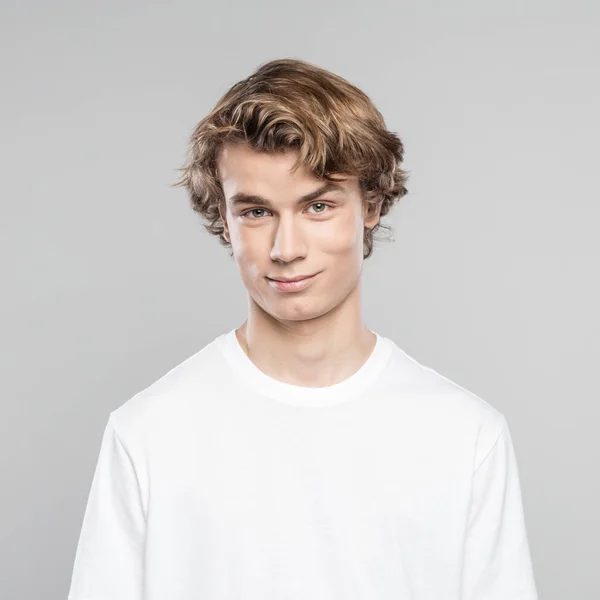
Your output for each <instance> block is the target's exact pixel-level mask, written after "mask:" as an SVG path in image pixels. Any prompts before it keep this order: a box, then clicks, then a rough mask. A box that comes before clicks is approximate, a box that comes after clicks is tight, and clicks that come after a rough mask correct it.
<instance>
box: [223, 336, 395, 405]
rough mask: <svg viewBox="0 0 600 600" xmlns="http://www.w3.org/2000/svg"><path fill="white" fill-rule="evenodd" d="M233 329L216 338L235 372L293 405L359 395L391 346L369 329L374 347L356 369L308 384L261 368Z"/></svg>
mask: <svg viewBox="0 0 600 600" xmlns="http://www.w3.org/2000/svg"><path fill="white" fill-rule="evenodd" d="M236 329H237V328H234V329H232V330H230V331H228V332H227V333H224V334H222V335H220V336H219V337H218V338H217V339H216V342H217V345H218V347H219V349H220V350H221V352H222V353H223V355H224V356H225V358H226V359H227V362H228V363H229V366H230V367H231V369H232V371H233V372H234V373H235V375H236V376H237V377H239V378H240V379H241V380H243V381H244V383H245V384H246V385H248V386H249V387H250V388H252V389H253V390H255V391H256V392H258V393H259V394H263V395H265V396H268V397H270V398H273V399H275V400H279V401H280V402H284V403H287V404H293V405H295V406H312V407H319V406H331V405H334V404H340V403H342V402H345V401H346V400H349V399H351V398H354V397H356V396H358V395H359V394H360V393H361V392H363V391H364V390H365V389H366V388H367V386H368V385H369V384H370V383H372V382H373V381H374V380H375V379H376V378H377V376H378V375H379V374H380V373H381V372H382V371H383V369H384V368H385V366H386V364H387V362H388V359H389V357H390V355H391V353H392V349H393V344H392V342H391V340H390V339H389V338H386V337H384V336H382V335H379V334H378V333H377V332H376V331H372V333H374V334H375V335H376V336H377V341H376V343H375V347H374V348H373V350H372V351H371V354H370V355H369V357H368V358H367V360H366V361H365V362H364V363H363V364H362V366H361V367H360V368H359V369H358V370H357V371H355V372H354V373H353V374H352V375H350V376H349V377H347V378H346V379H344V380H343V381H340V382H338V383H335V384H333V385H328V386H324V387H307V386H300V385H294V384H292V383H286V382H284V381H280V380H278V379H274V378H273V377H271V376H269V375H267V374H266V373H265V372H263V371H261V370H260V369H259V368H258V367H257V366H256V365H255V364H254V363H253V362H252V361H251V360H250V358H249V357H248V355H247V354H246V353H245V352H244V349H243V348H242V346H241V345H240V342H239V340H238V339H237V336H236V334H235V332H236Z"/></svg>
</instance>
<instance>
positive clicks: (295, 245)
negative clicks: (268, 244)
mask: <svg viewBox="0 0 600 600" xmlns="http://www.w3.org/2000/svg"><path fill="white" fill-rule="evenodd" d="M274 236H275V237H274V239H273V247H272V248H271V258H272V259H273V260H276V261H280V262H286V263H287V262H292V261H293V260H296V259H297V258H303V257H305V256H306V250H307V248H306V240H305V237H304V234H303V232H302V229H301V227H300V225H299V224H298V223H297V222H295V220H294V216H293V215H290V216H289V218H286V217H285V216H283V217H280V219H279V222H278V223H277V226H276V229H275V234H274Z"/></svg>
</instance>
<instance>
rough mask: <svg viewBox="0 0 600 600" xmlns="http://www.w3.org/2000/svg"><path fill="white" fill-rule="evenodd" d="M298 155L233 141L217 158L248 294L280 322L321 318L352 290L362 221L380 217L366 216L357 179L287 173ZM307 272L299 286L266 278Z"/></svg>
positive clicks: (228, 232) (230, 234)
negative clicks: (330, 182)
mask: <svg viewBox="0 0 600 600" xmlns="http://www.w3.org/2000/svg"><path fill="white" fill-rule="evenodd" d="M297 156H298V155H297V153H296V152H295V151H289V152H286V153H283V154H274V153H273V154H271V153H259V152H256V151H255V150H252V149H250V148H249V147H247V146H245V145H236V146H225V147H224V148H223V149H222V151H221V154H220V156H219V161H218V172H219V177H220V180H221V184H222V187H223V191H224V194H225V200H226V205H225V206H224V207H223V209H222V211H221V214H222V216H223V222H224V224H225V232H224V235H225V237H226V239H227V240H228V241H229V243H230V244H231V246H232V252H233V257H234V260H235V261H236V263H237V265H238V268H239V270H240V274H241V277H242V280H243V282H244V285H245V287H246V289H247V290H248V293H249V297H250V300H251V301H252V302H254V303H255V304H256V305H257V306H258V307H260V308H261V309H262V310H264V311H265V312H266V313H268V314H269V315H271V316H272V317H274V318H275V319H277V320H280V321H301V320H308V319H315V318H318V317H321V316H323V315H325V314H326V313H328V312H329V311H332V310H333V309H334V308H336V307H337V306H339V305H340V304H341V303H342V302H344V301H345V300H346V299H347V298H348V297H349V296H350V295H351V294H352V292H353V291H354V290H356V289H357V286H358V283H359V280H360V275H361V271H362V265H363V231H364V227H373V226H374V225H375V224H376V223H377V222H378V220H379V214H378V211H377V214H370V215H369V214H367V211H366V208H365V206H364V203H363V201H362V198H361V194H360V189H359V183H358V179H357V177H355V176H345V177H346V179H345V180H344V181H340V182H336V183H334V184H333V185H330V188H329V189H324V185H325V184H327V183H328V182H327V180H321V179H318V178H316V177H314V176H313V175H312V174H311V173H310V172H309V171H308V170H307V169H306V168H305V167H304V166H303V167H301V168H300V169H298V170H297V171H296V172H295V173H292V172H291V171H290V168H291V166H292V165H293V164H294V162H295V160H296V158H297ZM338 177H340V176H339V175H337V174H336V178H338ZM306 275H311V276H313V277H311V278H310V279H309V280H307V281H306V282H304V283H303V284H302V285H301V286H298V287H299V288H301V289H294V290H291V289H290V288H291V286H289V285H288V286H282V285H278V284H277V283H275V282H274V281H272V280H273V279H283V278H295V277H298V276H306Z"/></svg>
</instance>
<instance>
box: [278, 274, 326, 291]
mask: <svg viewBox="0 0 600 600" xmlns="http://www.w3.org/2000/svg"><path fill="white" fill-rule="evenodd" d="M317 275H318V273H315V274H314V275H309V276H308V277H303V278H302V279H298V278H297V277H295V278H294V279H292V280H285V281H284V280H278V279H270V278H267V279H268V280H269V283H270V284H271V285H272V286H273V287H274V288H275V289H276V290H278V291H280V292H297V291H300V290H303V289H305V288H307V287H308V286H309V285H310V284H311V283H312V280H313V279H314V278H315V277H316V276H317Z"/></svg>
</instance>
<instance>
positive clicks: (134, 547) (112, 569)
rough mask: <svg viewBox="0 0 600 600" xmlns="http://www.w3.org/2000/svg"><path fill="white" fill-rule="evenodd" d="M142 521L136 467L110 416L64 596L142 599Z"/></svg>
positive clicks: (75, 599) (70, 599)
mask: <svg viewBox="0 0 600 600" xmlns="http://www.w3.org/2000/svg"><path fill="white" fill-rule="evenodd" d="M145 525H146V522H145V517H144V513H143V509H142V503H141V498H140V492H139V487H138V481H137V477H136V473H135V469H134V466H133V463H132V462H131V459H130V457H129V455H128V454H127V452H126V450H125V447H124V446H123V444H122V442H121V440H120V438H119V436H118V435H117V432H116V430H115V428H114V425H113V423H112V420H111V418H110V417H109V419H108V423H107V425H106V427H105V430H104V434H103V437H102V443H101V447H100V453H99V457H98V462H97V465H96V470H95V472H94V477H93V480H92V485H91V490H90V494H89V497H88V501H87V506H86V509H85V514H84V517H83V525H82V528H81V533H80V536H79V543H78V546H77V552H76V555H75V561H74V567H73V573H72V578H71V587H70V590H69V595H68V600H88V599H92V598H94V599H96V598H97V599H102V600H142V582H143V553H144V536H145Z"/></svg>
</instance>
